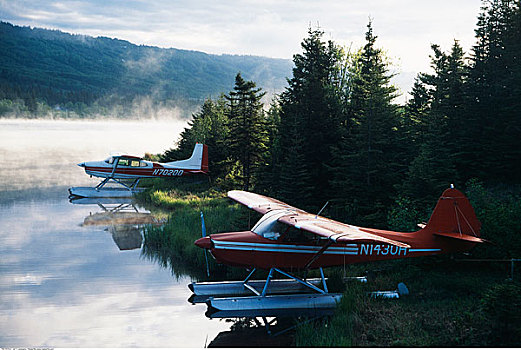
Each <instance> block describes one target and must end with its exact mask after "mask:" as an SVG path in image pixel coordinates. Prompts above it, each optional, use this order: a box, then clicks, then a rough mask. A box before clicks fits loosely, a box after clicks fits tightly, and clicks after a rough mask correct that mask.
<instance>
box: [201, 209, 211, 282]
mask: <svg viewBox="0 0 521 350" xmlns="http://www.w3.org/2000/svg"><path fill="white" fill-rule="evenodd" d="M201 231H202V235H203V238H204V237H206V226H205V224H204V215H203V212H202V211H201ZM204 260H205V261H206V274H207V275H208V277H210V265H209V264H208V253H206V249H205V250H204Z"/></svg>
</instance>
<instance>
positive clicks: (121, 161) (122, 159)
mask: <svg viewBox="0 0 521 350" xmlns="http://www.w3.org/2000/svg"><path fill="white" fill-rule="evenodd" d="M128 163H129V162H128V159H125V158H119V160H118V165H123V166H128Z"/></svg>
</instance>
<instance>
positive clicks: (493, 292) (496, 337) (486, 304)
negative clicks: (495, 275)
mask: <svg viewBox="0 0 521 350" xmlns="http://www.w3.org/2000/svg"><path fill="white" fill-rule="evenodd" d="M481 307H482V312H483V315H484V318H485V319H486V320H487V322H488V325H489V327H490V328H491V335H490V337H491V339H490V343H491V344H493V345H494V346H509V345H510V346H512V345H514V346H516V345H517V346H519V345H520V344H521V313H519V310H521V284H519V283H513V282H506V283H501V284H496V285H494V286H492V287H491V288H489V289H488V290H487V291H486V292H485V293H484V295H483V298H482V299H481Z"/></svg>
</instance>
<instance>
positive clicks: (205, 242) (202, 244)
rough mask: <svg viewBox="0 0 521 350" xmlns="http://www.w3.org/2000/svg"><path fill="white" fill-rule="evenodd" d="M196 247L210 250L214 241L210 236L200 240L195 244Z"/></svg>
mask: <svg viewBox="0 0 521 350" xmlns="http://www.w3.org/2000/svg"><path fill="white" fill-rule="evenodd" d="M194 244H195V245H196V246H198V247H199V248H203V249H210V248H211V247H212V240H211V239H210V237H209V236H206V237H203V238H199V239H198V240H197V241H195V242H194Z"/></svg>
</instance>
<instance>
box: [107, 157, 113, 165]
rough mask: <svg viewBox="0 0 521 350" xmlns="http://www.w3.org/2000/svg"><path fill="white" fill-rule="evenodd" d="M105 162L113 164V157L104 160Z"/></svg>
mask: <svg viewBox="0 0 521 350" xmlns="http://www.w3.org/2000/svg"><path fill="white" fill-rule="evenodd" d="M105 162H106V163H109V164H112V163H114V157H108V158H107V159H105Z"/></svg>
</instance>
